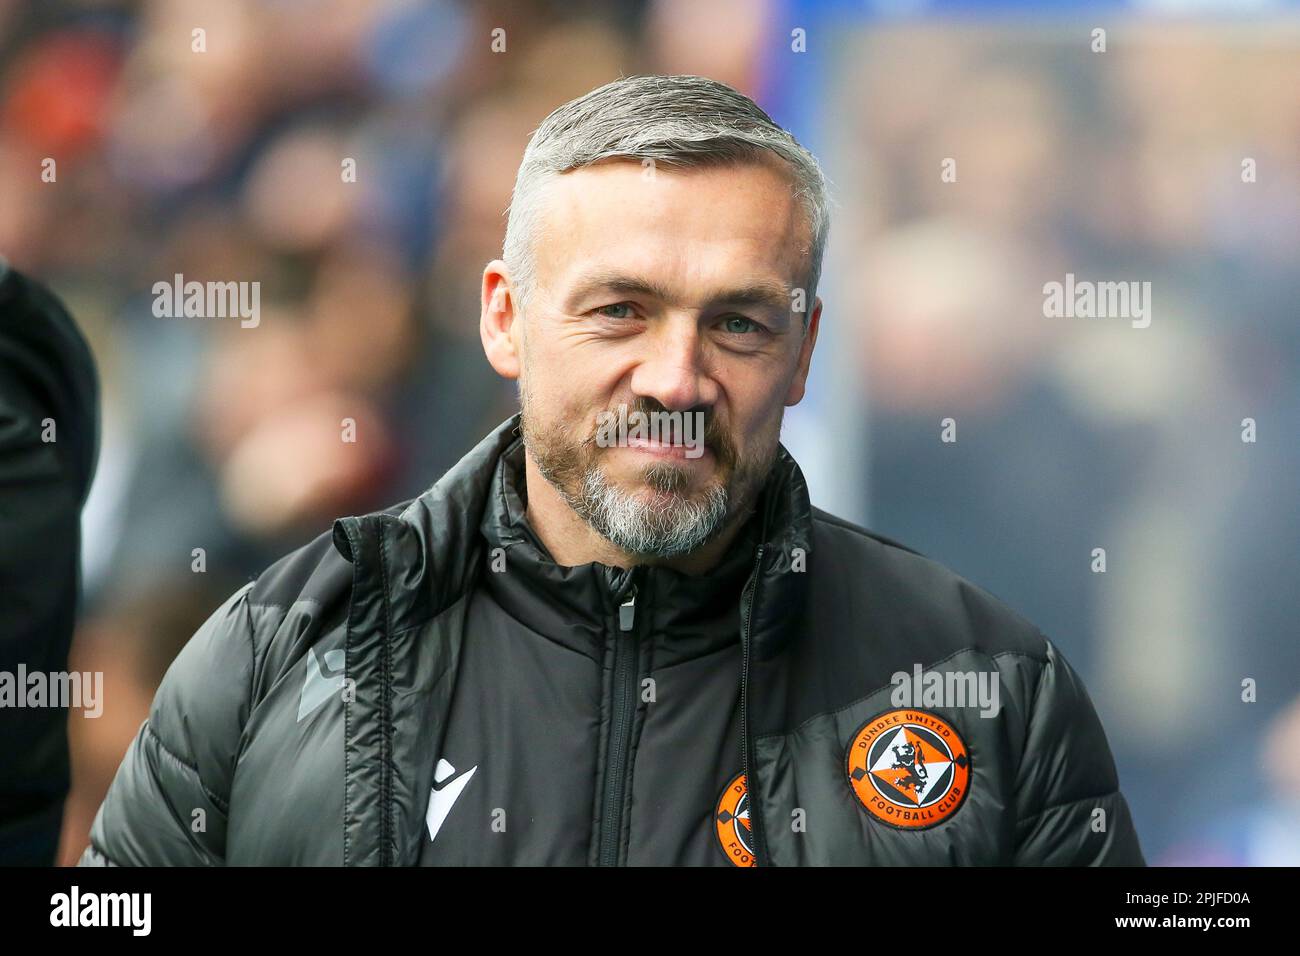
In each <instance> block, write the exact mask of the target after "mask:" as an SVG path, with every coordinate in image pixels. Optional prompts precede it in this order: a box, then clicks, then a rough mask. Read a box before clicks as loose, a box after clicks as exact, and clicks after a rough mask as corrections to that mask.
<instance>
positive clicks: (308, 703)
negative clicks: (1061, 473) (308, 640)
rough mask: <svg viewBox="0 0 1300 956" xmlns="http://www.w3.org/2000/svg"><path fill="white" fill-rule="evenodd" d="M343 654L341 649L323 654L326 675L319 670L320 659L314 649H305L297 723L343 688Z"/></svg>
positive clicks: (323, 671)
mask: <svg viewBox="0 0 1300 956" xmlns="http://www.w3.org/2000/svg"><path fill="white" fill-rule="evenodd" d="M344 654H345V652H344V651H343V650H341V649H340V650H335V651H326V652H325V670H328V671H329V674H328V675H326V673H325V670H322V669H321V666H320V659H319V658H317V657H316V649H315V648H314V647H309V648H307V676H306V678H304V680H303V682H302V697H301V698H299V700H298V720H299V721H301V720H302V719H303V718H304V717H306V716H307V715H308V714H310V713H311V712H312V711H313V710H315V709H316V708H317V707H319V706H320V705H321V704H323V703H325V701H327V700H329V699H330V695H331V694H334V693H337V692H338V691H339V690H340V689H341V688H342V687H343V677H344V675H343V659H344Z"/></svg>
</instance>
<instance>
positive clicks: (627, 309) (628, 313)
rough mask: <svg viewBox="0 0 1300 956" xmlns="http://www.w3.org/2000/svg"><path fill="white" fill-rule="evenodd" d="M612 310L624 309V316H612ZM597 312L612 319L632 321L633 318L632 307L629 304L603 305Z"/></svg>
mask: <svg viewBox="0 0 1300 956" xmlns="http://www.w3.org/2000/svg"><path fill="white" fill-rule="evenodd" d="M610 309H622V310H623V314H622V315H610V313H609V310H610ZM596 311H597V312H599V313H600V314H601V315H603V316H605V317H606V318H610V319H630V318H632V306H631V305H629V304H628V303H626V302H615V303H614V304H613V305H602V306H601V307H600V308H599V309H597V310H596Z"/></svg>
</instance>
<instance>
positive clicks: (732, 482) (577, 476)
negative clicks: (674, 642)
mask: <svg viewBox="0 0 1300 956" xmlns="http://www.w3.org/2000/svg"><path fill="white" fill-rule="evenodd" d="M520 399H521V406H522V415H521V420H520V424H521V426H522V431H523V436H524V444H525V446H526V447H527V449H528V452H529V454H530V455H531V456H532V458H533V461H534V462H535V464H536V465H537V470H538V471H539V472H540V473H541V475H542V477H543V478H545V479H546V480H547V481H548V482H549V483H550V484H551V485H552V486H553V487H554V488H555V489H556V491H558V492H559V493H560V495H561V497H562V498H563V499H564V501H565V502H566V503H567V504H568V506H569V507H570V508H572V509H573V511H574V512H575V513H576V514H577V515H578V516H579V517H580V518H582V520H583V521H584V522H586V523H587V525H588V526H590V527H591V528H592V530H594V531H595V532H596V533H597V534H599V535H600V536H601V537H603V538H605V539H606V540H607V541H609V542H610V543H611V544H613V545H614V546H615V547H616V548H619V549H620V550H622V551H624V552H626V553H628V554H631V555H636V556H638V557H642V558H678V557H682V556H684V555H687V554H690V553H692V552H693V551H695V550H697V549H698V548H700V547H702V546H703V545H705V544H707V543H708V542H709V541H712V540H713V539H714V538H715V537H717V536H718V535H719V534H721V533H722V531H723V530H725V529H726V528H727V526H728V524H729V522H730V520H731V519H732V518H733V517H735V516H736V515H737V514H739V513H741V512H742V511H743V510H746V509H748V508H749V507H750V505H751V504H752V502H753V500H754V499H755V498H756V497H757V493H758V490H759V488H760V487H761V486H762V484H763V482H764V481H765V480H766V478H767V475H768V472H769V471H770V470H771V467H772V463H773V462H774V461H775V459H776V454H777V442H776V440H775V437H774V438H773V440H772V441H770V442H769V443H768V444H767V446H765V447H762V448H760V449H759V450H758V451H757V452H755V453H754V454H752V455H750V456H747V457H745V458H740V457H739V456H738V455H737V452H736V447H735V443H734V442H733V441H732V440H731V436H730V435H729V434H728V433H727V431H726V430H725V428H724V427H723V425H722V423H721V422H720V421H719V420H718V419H717V417H716V416H714V415H712V414H711V413H710V412H709V411H708V410H704V416H705V417H704V422H705V424H704V436H703V444H704V447H705V448H707V449H708V450H709V451H710V452H712V453H713V456H714V461H715V462H716V463H717V467H716V470H715V474H714V475H713V476H711V477H710V478H709V479H708V484H707V485H706V486H705V487H704V488H703V489H701V490H699V491H697V492H695V493H694V494H690V493H688V491H687V488H688V486H689V485H690V484H691V480H692V473H691V471H690V469H689V468H688V467H687V466H684V465H679V464H677V463H675V462H672V461H657V462H652V463H650V464H648V465H645V466H644V467H642V468H640V469H638V470H637V472H636V473H635V474H634V475H633V476H632V477H631V479H630V481H631V482H632V483H634V484H635V485H637V486H639V487H634V488H632V489H626V488H623V487H620V486H619V485H618V484H616V483H615V482H614V481H613V480H611V479H610V477H609V476H608V475H607V474H606V473H605V470H604V468H602V467H601V464H600V462H599V460H598V459H599V456H600V454H601V452H602V451H604V450H605V449H603V448H601V447H600V445H599V444H598V443H597V425H596V422H595V421H594V420H593V422H592V429H591V432H590V433H589V434H588V435H586V436H585V437H583V438H579V439H575V438H573V437H572V436H571V435H570V434H569V433H568V432H566V431H565V429H564V428H563V426H561V425H559V424H556V425H553V426H549V427H548V426H547V425H546V424H545V423H543V422H540V421H538V420H537V419H536V417H535V416H534V415H533V414H530V411H531V410H532V404H533V403H532V402H531V401H530V400H529V394H528V389H527V388H526V387H525V386H524V384H523V383H522V382H521V388H520ZM628 411H629V412H633V411H637V412H642V413H643V414H647V415H648V414H650V413H653V412H660V413H662V412H665V411H666V409H664V407H663V406H662V405H661V404H660V403H658V402H656V401H655V400H653V399H648V398H640V399H638V400H636V401H635V402H634V403H632V404H631V405H630V406H629V407H628ZM686 414H692V413H691V412H688V413H686ZM779 427H780V426H779V424H778V434H779Z"/></svg>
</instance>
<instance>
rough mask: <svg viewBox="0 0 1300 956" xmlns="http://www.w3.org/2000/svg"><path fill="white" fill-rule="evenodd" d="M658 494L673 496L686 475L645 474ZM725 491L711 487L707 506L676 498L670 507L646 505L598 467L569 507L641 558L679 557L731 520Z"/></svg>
mask: <svg viewBox="0 0 1300 956" xmlns="http://www.w3.org/2000/svg"><path fill="white" fill-rule="evenodd" d="M646 477H647V479H648V484H649V485H650V486H651V488H653V489H654V490H656V491H660V492H672V491H675V490H676V487H674V486H679V485H680V484H681V483H682V480H681V478H682V476H681V475H680V474H678V473H676V472H675V471H674V470H672V469H665V470H663V471H658V470H656V469H652V470H651V471H650V472H649V473H647V475H646ZM727 504H728V496H727V490H726V489H725V488H719V487H717V486H714V487H711V488H709V489H708V491H707V492H705V495H704V500H703V501H691V500H690V499H688V498H681V497H677V496H676V495H674V496H673V497H672V498H671V499H670V500H669V501H668V502H666V503H664V502H655V503H647V502H645V501H641V500H640V499H638V498H637V496H636V495H635V494H631V493H628V492H626V491H622V490H620V489H619V488H616V487H614V486H613V485H611V484H610V483H609V482H608V481H607V480H606V478H605V475H604V473H603V472H602V471H601V470H600V469H599V468H595V467H593V468H590V469H588V470H587V472H586V473H585V474H584V475H583V478H582V489H581V491H580V492H579V494H578V496H577V498H576V500H572V501H570V502H569V506H570V507H571V508H573V510H574V511H575V512H577V514H578V515H579V517H581V518H582V519H583V520H584V521H586V522H587V524H589V525H591V527H592V528H593V529H594V530H595V531H596V533H597V534H599V535H600V536H601V537H603V538H605V539H606V540H608V541H609V542H610V543H611V544H613V545H614V546H615V547H616V548H619V549H621V550H623V551H626V552H627V553H629V554H635V555H638V556H642V557H654V558H677V557H681V556H682V555H686V554H690V553H691V552H693V551H694V550H695V549H696V548H699V547H700V546H701V545H703V544H704V543H705V542H707V541H709V540H710V539H711V538H713V537H714V535H716V534H718V532H720V531H721V530H722V528H723V526H724V524H725V523H726V520H727Z"/></svg>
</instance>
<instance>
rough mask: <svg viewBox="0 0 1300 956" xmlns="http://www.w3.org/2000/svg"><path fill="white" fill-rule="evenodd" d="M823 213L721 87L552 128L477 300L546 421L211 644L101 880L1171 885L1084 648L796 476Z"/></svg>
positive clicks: (678, 93) (521, 425) (364, 531)
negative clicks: (929, 868) (802, 879)
mask: <svg viewBox="0 0 1300 956" xmlns="http://www.w3.org/2000/svg"><path fill="white" fill-rule="evenodd" d="M826 208H827V206H826V197H825V183H824V180H823V177H822V175H821V172H820V170H819V169H818V166H817V163H816V161H815V160H814V159H813V158H812V157H811V155H809V154H808V153H807V152H806V151H805V150H804V149H803V148H802V147H800V146H799V145H798V144H797V143H796V142H795V141H794V140H793V138H792V137H791V136H790V135H789V134H788V133H786V132H785V131H784V130H782V129H780V128H779V127H777V126H776V125H775V124H773V122H772V121H771V119H770V118H769V117H768V116H767V115H766V114H765V113H763V112H762V110H760V109H759V108H758V107H757V106H755V105H754V103H753V102H751V101H750V100H749V99H747V98H745V97H744V96H742V95H740V94H739V93H737V92H736V91H735V90H732V89H730V88H729V87H726V86H724V85H722V84H719V83H716V82H712V81H710V80H707V79H703V78H701V77H690V76H680V77H633V78H625V79H620V80H618V81H616V82H613V83H610V84H608V85H606V86H603V87H601V88H599V89H597V90H595V91H593V92H591V93H589V94H587V95H586V96H583V97H581V98H579V99H577V100H575V101H573V102H571V103H568V104H565V105H564V106H562V107H560V108H559V109H558V110H556V111H555V112H554V113H552V114H551V115H550V116H549V117H548V118H547V119H546V120H545V121H544V122H543V123H542V125H541V127H540V128H539V129H538V130H537V131H536V133H535V134H534V136H533V138H532V140H531V142H530V143H529V146H528V148H527V151H526V152H525V155H524V159H523V163H522V165H521V167H520V170H519V175H518V179H517V182H516V185H515V190H514V196H513V199H512V201H511V206H510V216H509V221H508V225H507V230H506V239H505V250H504V258H503V261H494V262H491V263H489V264H488V266H487V267H486V269H485V270H484V273H483V286H482V314H481V318H480V329H481V333H482V339H483V345H484V349H485V351H486V353H487V358H488V361H489V362H490V363H491V365H492V367H493V368H494V369H495V370H496V371H497V372H498V373H500V374H501V375H503V376H505V377H507V378H510V379H518V380H519V385H520V396H521V406H522V415H521V416H520V417H516V418H514V419H511V420H510V421H507V422H506V423H504V424H503V425H502V426H501V427H499V428H498V429H497V430H496V431H495V432H494V433H493V434H491V435H489V436H488V437H487V438H485V439H484V440H483V442H482V443H481V444H480V445H479V446H478V447H477V448H475V449H474V450H473V451H471V452H470V453H469V454H468V455H467V456H466V457H465V458H464V459H463V460H462V461H461V462H460V463H459V464H458V465H456V466H455V467H454V468H453V469H452V470H451V471H449V472H448V473H447V474H446V475H444V476H443V478H442V479H441V480H440V481H438V482H437V484H435V485H434V486H433V487H432V488H430V489H429V490H428V491H427V492H425V493H424V494H423V495H421V496H420V497H419V498H416V499H415V500H414V501H412V502H409V503H407V504H404V505H399V506H397V507H395V508H393V509H391V510H389V511H387V512H384V513H382V514H375V515H369V516H365V517H353V518H343V519H341V520H339V521H338V522H336V524H335V526H334V530H333V533H332V534H331V535H325V536H322V537H321V538H319V539H317V540H316V541H315V542H313V543H312V544H310V545H308V546H307V547H305V548H303V549H301V550H299V551H297V552H295V553H294V554H291V555H289V556H288V557H287V558H285V559H283V560H282V561H280V562H279V563H277V564H276V565H274V566H273V567H271V568H270V569H269V570H268V571H267V572H266V573H265V574H263V575H262V576H261V577H260V578H259V579H258V580H257V581H255V582H253V583H252V584H250V585H248V586H246V587H245V588H243V589H242V590H240V591H239V592H237V593H236V594H235V595H234V596H233V597H231V598H230V600H229V601H227V603H226V604H225V605H224V606H223V607H222V608H220V609H219V610H218V611H217V612H216V613H215V614H214V615H213V617H212V618H211V620H210V621H208V623H207V624H205V625H204V627H203V628H201V629H200V631H199V632H198V634H196V635H195V637H194V638H193V640H192V641H191V643H190V644H189V645H187V647H186V648H185V649H184V651H183V652H182V653H181V654H180V656H179V657H178V659H177V661H176V662H175V664H174V665H173V666H172V668H171V670H170V671H169V673H168V674H167V676H166V678H165V679H164V681H163V683H162V686H161V687H160V689H159V691H158V694H157V698H156V699H155V701H154V704H153V708H152V712H151V715H150V718H149V720H148V721H147V722H146V723H145V724H144V725H143V726H142V728H141V730H140V734H139V736H138V738H137V739H136V741H135V742H134V743H133V745H132V747H131V749H130V752H129V753H128V754H127V757H126V759H125V761H124V763H123V766H122V768H121V769H120V770H119V772H118V776H117V779H116V780H115V782H114V784H113V787H112V789H111V791H110V793H109V795H108V797H107V799H106V800H105V802H104V805H103V807H102V808H101V809H100V812H99V814H98V816H97V818H96V821H95V825H94V828H93V831H92V841H93V842H92V846H91V847H90V848H89V849H88V850H87V852H86V854H85V857H84V859H83V862H85V863H134V864H156V863H167V864H191V863H192V864H219V863H237V864H340V863H342V864H350V865H370V864H379V865H392V864H405V865H453V864H562V865H563V864H569V865H584V864H590V865H624V864H631V865H637V864H651V865H655V864H659V865H701V866H731V865H742V866H743V865H755V864H757V865H809V864H850V865H866V864H927V863H941V864H992V863H1016V864H1097V863H1112V864H1140V863H1142V856H1141V852H1140V850H1139V846H1138V841H1137V838H1136V835H1135V833H1134V831H1133V826H1132V822H1131V820H1130V817H1129V812H1128V808H1127V806H1126V804H1125V802H1124V799H1123V797H1122V796H1121V795H1120V793H1119V790H1118V783H1117V780H1116V774H1115V768H1114V765H1113V761H1112V759H1111V756H1110V752H1109V749H1108V746H1107V743H1106V739H1105V735H1104V734H1103V732H1102V728H1101V726H1100V724H1099V722H1098V720H1097V716H1096V714H1095V713H1094V711H1093V708H1092V705H1091V703H1090V702H1089V699H1088V696H1087V694H1086V692H1085V691H1084V688H1083V686H1082V684H1081V683H1080V682H1079V679H1078V677H1077V676H1075V674H1074V673H1073V671H1072V670H1071V669H1070V667H1069V666H1068V665H1067V664H1066V662H1065V661H1064V660H1063V659H1062V658H1061V657H1060V655H1059V654H1058V653H1057V652H1056V650H1055V649H1054V648H1053V647H1052V645H1051V644H1050V643H1049V642H1048V641H1047V640H1046V639H1045V638H1044V637H1043V636H1042V635H1041V634H1039V633H1038V631H1036V630H1035V628H1034V627H1033V626H1032V625H1031V624H1029V623H1028V622H1026V621H1024V620H1022V619H1021V618H1019V617H1017V616H1016V615H1015V614H1014V613H1012V612H1011V611H1010V610H1008V609H1007V608H1005V607H1003V606H1001V605H1000V604H998V603H997V602H996V601H995V600H994V599H993V598H991V597H990V596H989V595H987V594H985V593H983V592H981V591H980V590H978V589H977V588H975V587H974V586H972V585H971V584H969V583H967V582H965V581H963V580H961V579H959V578H957V577H956V576H955V575H953V574H952V573H951V572H949V571H947V570H945V569H944V568H942V567H940V566H939V565H937V564H935V563H933V562H931V561H928V560H926V559H925V558H923V557H921V556H919V555H917V554H915V553H913V552H911V551H909V550H907V549H906V548H903V547H901V546H899V545H897V544H895V543H893V542H891V541H887V540H885V539H882V538H879V537H877V536H874V535H872V534H870V533H869V532H866V531H864V530H862V529H860V528H856V527H854V526H852V525H850V524H848V523H847V522H844V521H841V520H839V519H837V518H834V517H832V516H830V515H828V514H825V513H824V512H821V511H819V510H817V509H815V508H813V507H811V505H810V504H809V500H808V494H807V489H806V487H805V484H804V480H803V477H802V475H801V474H800V471H799V467H798V465H797V464H796V463H795V462H794V461H793V460H792V459H791V458H790V456H789V455H788V454H787V453H786V452H785V450H784V449H783V448H782V447H781V446H780V444H779V441H778V437H779V432H780V427H781V419H782V414H783V410H784V407H785V406H787V405H794V404H795V403H797V402H798V401H799V400H800V399H801V398H802V396H803V391H804V384H805V381H806V379H807V376H808V370H809V363H810V361H811V358H812V352H813V346H814V344H815V342H816V339H817V328H818V323H819V321H820V318H821V310H822V303H821V300H820V299H817V298H816V295H815V293H816V286H817V281H818V273H819V270H820V263H821V258H822V250H823V248H824V246H825V241H826V233H827V223H828V216H827V212H826ZM900 675H901V676H900ZM902 677H906V680H903V679H901V678H902ZM981 688H982V689H983V692H982V693H977V692H976V691H978V690H980V689H981ZM967 691H969V692H970V693H969V694H968V693H967ZM914 692H915V693H914ZM902 694H906V695H909V696H908V699H906V700H903V699H902V697H900V695H902ZM959 698H960V699H959Z"/></svg>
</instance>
